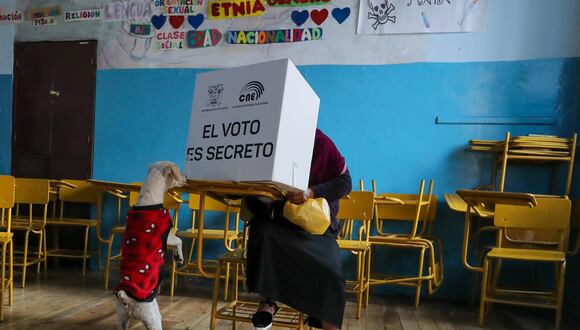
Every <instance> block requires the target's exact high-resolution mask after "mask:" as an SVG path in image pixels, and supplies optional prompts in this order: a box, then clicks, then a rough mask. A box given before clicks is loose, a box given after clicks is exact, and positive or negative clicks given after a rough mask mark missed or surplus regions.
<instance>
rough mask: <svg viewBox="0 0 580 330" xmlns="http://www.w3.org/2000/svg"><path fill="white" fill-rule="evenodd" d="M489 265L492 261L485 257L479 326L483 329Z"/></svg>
mask: <svg viewBox="0 0 580 330" xmlns="http://www.w3.org/2000/svg"><path fill="white" fill-rule="evenodd" d="M489 263H490V260H489V258H488V257H485V261H484V262H483V276H482V280H481V298H480V302H479V326H480V327H483V322H484V317H485V301H486V294H487V279H488V275H489V274H488V273H489Z"/></svg>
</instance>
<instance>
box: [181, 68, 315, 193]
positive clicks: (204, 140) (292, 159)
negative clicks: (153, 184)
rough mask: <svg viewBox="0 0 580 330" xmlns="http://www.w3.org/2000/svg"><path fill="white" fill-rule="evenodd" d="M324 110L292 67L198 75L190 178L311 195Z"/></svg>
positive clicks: (189, 149) (187, 165)
mask: <svg viewBox="0 0 580 330" xmlns="http://www.w3.org/2000/svg"><path fill="white" fill-rule="evenodd" d="M319 105H320V99H319V98H318V96H317V95H316V93H314V91H313V90H312V88H311V87H310V85H308V83H307V82H306V80H305V79H304V77H302V75H301V74H300V72H299V71H298V69H297V68H296V67H295V66H294V64H293V63H292V61H290V60H289V59H283V60H276V61H271V62H265V63H258V64H253V65H248V66H243V67H238V68H232V69H225V70H219V71H212V72H206V73H201V74H198V75H197V79H196V81H195V91H194V96H193V109H192V112H191V120H190V124H189V137H188V142H187V151H186V152H187V155H186V161H185V175H186V176H187V177H188V178H190V179H203V180H225V181H254V182H256V181H258V182H259V181H264V182H271V183H274V184H276V185H279V186H280V187H281V188H282V189H285V190H306V189H307V188H308V178H309V174H310V162H311V160H312V148H313V146H314V135H315V132H316V122H317V120H318V107H319Z"/></svg>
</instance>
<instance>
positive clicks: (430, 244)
mask: <svg viewBox="0 0 580 330" xmlns="http://www.w3.org/2000/svg"><path fill="white" fill-rule="evenodd" d="M373 191H374V192H375V193H376V183H375V182H374V180H373ZM424 191H425V180H421V182H420V186H419V193H418V194H391V193H388V194H377V195H376V196H375V225H376V232H377V234H376V235H371V236H370V239H369V240H370V242H371V245H372V246H373V247H378V246H382V247H390V248H402V249H414V250H418V251H419V260H418V271H417V274H416V275H399V274H396V275H394V274H379V273H373V272H371V273H370V279H369V282H370V284H369V285H370V286H371V287H372V286H374V285H383V284H394V285H402V286H411V287H415V307H419V300H420V297H421V287H422V285H423V283H424V282H426V283H427V284H428V286H427V292H428V293H429V294H430V295H431V294H433V293H434V292H435V291H436V290H437V289H438V288H439V287H440V286H441V284H442V283H443V252H442V251H441V241H440V240H439V239H437V238H436V237H433V236H431V231H432V227H433V222H434V221H435V214H436V210H437V197H436V196H434V195H433V181H432V180H431V181H430V182H429V188H428V193H427V194H424ZM388 221H393V222H408V223H409V224H410V225H411V226H410V229H409V230H408V231H407V232H403V233H387V232H385V231H384V229H383V225H384V224H385V223H386V222H388ZM426 256H427V267H425V257H426ZM375 265H376V263H375ZM425 270H426V271H427V274H424V272H425ZM367 299H368V294H367Z"/></svg>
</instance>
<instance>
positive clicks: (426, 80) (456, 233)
mask: <svg viewBox="0 0 580 330" xmlns="http://www.w3.org/2000/svg"><path fill="white" fill-rule="evenodd" d="M579 67H580V59H548V60H530V61H516V62H476V63H446V64H443V63H417V64H401V65H384V66H304V67H301V68H300V71H301V72H302V73H303V75H304V76H305V77H306V79H307V80H308V82H309V83H310V84H311V85H312V87H313V88H314V90H315V91H316V92H317V93H318V95H319V96H320V98H321V100H322V102H321V109H320V117H319V118H320V119H319V127H320V128H321V129H323V130H324V131H325V132H326V133H327V134H328V135H329V136H330V137H331V138H332V139H333V140H334V141H335V142H336V144H337V145H338V147H339V149H340V150H341V151H342V153H343V154H344V155H345V157H346V158H347V162H348V165H349V167H350V170H351V173H352V176H353V179H354V180H356V181H358V179H361V178H362V179H365V181H366V182H367V187H369V185H370V180H371V179H376V180H377V181H378V188H379V191H385V192H386V191H389V192H409V193H413V192H415V191H416V190H417V189H418V183H419V180H420V179H421V178H427V179H434V180H435V183H436V185H435V193H436V194H437V195H438V196H439V200H440V205H439V208H438V213H437V222H436V225H435V230H434V232H435V234H436V235H437V236H439V237H440V238H442V239H443V242H444V252H445V266H446V269H445V271H446V279H445V284H444V286H443V288H442V289H441V290H440V291H439V292H438V293H437V295H438V296H439V297H446V298H454V299H466V298H469V296H470V293H471V288H472V283H473V278H474V276H473V274H472V273H469V272H467V271H466V270H464V269H463V267H462V266H461V263H460V253H459V249H460V246H461V237H462V230H463V222H462V217H461V215H459V214H456V213H453V212H452V211H451V210H449V209H448V208H447V206H446V205H445V203H444V202H443V199H442V198H443V194H444V193H450V192H454V191H455V190H457V189H460V188H469V187H473V186H476V185H479V184H483V183H487V182H488V181H489V177H490V171H491V158H489V156H488V155H484V154H477V153H473V152H468V151H466V150H465V147H466V145H467V141H468V140H469V139H501V138H503V135H504V133H505V132H506V131H507V130H509V131H511V132H512V133H513V134H528V133H538V134H558V135H568V134H570V133H571V131H573V130H574V129H580V123H579V122H578V120H579V118H578V116H577V115H576V113H577V112H578V111H579V100H578V95H579V93H578V92H579V88H578V86H579V80H578V79H579V77H580V75H579V74H578V68H579ZM201 71H202V70H197V69H155V70H147V69H143V70H100V71H98V72H97V100H96V119H95V145H94V147H95V148H94V165H93V175H94V178H97V179H103V180H114V181H123V182H131V181H141V180H142V179H143V177H144V176H145V173H146V168H147V165H148V164H149V163H151V162H153V161H156V160H160V159H167V160H172V161H175V162H177V163H178V164H179V165H180V166H183V160H184V155H185V154H184V153H185V143H186V138H187V129H188V125H189V116H190V110H191V101H192V97H193V87H194V82H195V76H196V74H197V73H199V72H201ZM10 87H11V76H0V107H1V109H2V111H1V112H0V171H1V172H2V173H8V172H9V147H10V135H9V133H8V132H9V131H10V123H11V120H10V115H9V112H6V111H4V109H10V105H11V101H10V95H11V88H10ZM437 116H510V117H513V116H523V117H529V116H554V117H557V124H556V125H555V126H529V125H528V126H519V125H440V124H436V123H435V118H436V117H437ZM549 174H550V172H549V171H548V170H547V169H542V168H532V169H530V168H525V167H518V168H514V169H512V168H510V177H509V180H508V186H507V188H508V189H509V190H519V191H533V192H538V193H541V192H547V187H548V182H549ZM530 175H534V177H537V178H538V179H537V180H529V179H528V178H529V177H530ZM577 178H578V176H577ZM355 186H356V185H355ZM110 206H111V208H109V209H108V210H107V211H106V212H105V218H106V219H108V220H107V223H106V224H105V227H110V226H112V225H113V222H114V221H115V220H114V211H113V208H112V207H113V205H112V203H111V204H110ZM183 211H184V212H183V213H182V216H181V218H180V219H181V221H180V225H181V226H186V225H187V223H188V222H189V219H188V218H189V215H188V212H187V210H185V209H184V210H183ZM219 223H220V219H217V218H215V217H212V218H210V221H209V225H210V226H214V227H217V226H218V224H219ZM105 232H108V230H107V228H105ZM209 247H210V248H209V252H208V254H209V255H215V254H217V253H219V252H220V251H221V250H220V249H219V244H210V245H209ZM375 257H376V261H375V263H376V264H377V265H379V267H380V268H381V269H383V270H386V269H395V270H398V271H401V270H403V271H413V270H414V267H412V266H411V264H410V262H409V260H408V259H407V258H406V256H405V255H404V254H401V253H393V252H389V251H384V250H380V251H378V252H377V253H376V254H375ZM346 265H349V263H348V262H347V263H346ZM351 268H352V267H350V266H349V267H348V268H347V269H351ZM578 270H580V269H578ZM577 274H578V271H577V270H576V269H572V267H571V269H570V271H569V276H568V278H574V277H575V276H577ZM379 290H380V292H389V293H390V292H398V293H404V294H411V290H410V289H406V288H402V289H392V288H388V287H385V288H381V289H379ZM579 291H580V290H579Z"/></svg>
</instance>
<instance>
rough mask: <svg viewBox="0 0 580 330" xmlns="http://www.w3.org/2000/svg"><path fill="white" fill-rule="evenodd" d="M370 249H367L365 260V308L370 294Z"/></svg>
mask: <svg viewBox="0 0 580 330" xmlns="http://www.w3.org/2000/svg"><path fill="white" fill-rule="evenodd" d="M372 251H373V249H372V247H371V248H370V249H369V251H368V252H367V254H368V258H367V270H366V273H367V276H366V284H365V290H366V297H365V307H368V306H369V295H370V293H371V260H372V258H371V255H372Z"/></svg>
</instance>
